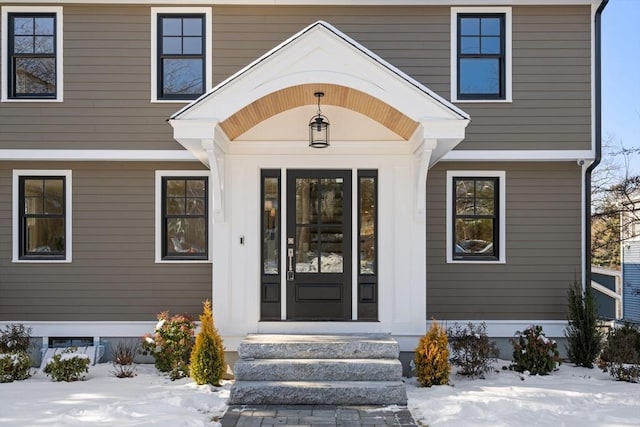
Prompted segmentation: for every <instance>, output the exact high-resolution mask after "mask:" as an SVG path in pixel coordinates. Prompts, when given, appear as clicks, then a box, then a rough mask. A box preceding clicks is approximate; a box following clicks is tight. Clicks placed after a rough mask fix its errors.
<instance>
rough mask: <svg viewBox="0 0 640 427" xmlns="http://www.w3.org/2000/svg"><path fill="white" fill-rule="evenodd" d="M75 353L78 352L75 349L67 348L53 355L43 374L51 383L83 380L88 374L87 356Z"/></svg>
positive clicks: (88, 361)
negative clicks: (47, 376)
mask: <svg viewBox="0 0 640 427" xmlns="http://www.w3.org/2000/svg"><path fill="white" fill-rule="evenodd" d="M76 351H78V348H77V347H69V348H66V349H65V350H64V351H62V352H61V353H58V354H55V355H53V357H52V358H51V359H49V361H48V362H47V364H46V366H45V367H44V370H43V372H44V373H45V374H47V375H49V376H50V377H51V379H52V380H53V381H66V382H72V381H78V380H82V379H84V374H86V373H87V372H89V363H90V360H89V356H87V355H86V354H83V353H76Z"/></svg>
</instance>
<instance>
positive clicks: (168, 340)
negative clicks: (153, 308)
mask: <svg viewBox="0 0 640 427" xmlns="http://www.w3.org/2000/svg"><path fill="white" fill-rule="evenodd" d="M195 327H196V326H195V324H194V323H193V320H192V319H191V318H190V317H188V316H186V315H184V314H177V315H175V316H173V317H169V312H168V311H163V312H162V313H160V314H158V323H157V324H156V328H155V331H154V333H153V334H147V335H145V336H144V337H143V339H142V354H144V355H152V356H153V358H154V360H155V367H156V368H157V369H158V370H159V371H160V372H167V373H168V374H169V378H171V379H172V380H177V379H179V378H184V377H187V376H189V357H190V356H191V349H192V348H193V344H194V341H195V338H194V329H195Z"/></svg>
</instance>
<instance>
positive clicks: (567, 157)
mask: <svg viewBox="0 0 640 427" xmlns="http://www.w3.org/2000/svg"><path fill="white" fill-rule="evenodd" d="M594 158H595V153H594V152H593V151H592V150H453V151H450V152H449V153H447V154H446V155H445V156H443V157H442V159H441V161H446V162H453V161H461V162H468V161H476V162H502V161H510V162H554V161H556V162H569V161H575V162H581V161H583V162H586V163H588V162H591V161H592V160H593V159H594Z"/></svg>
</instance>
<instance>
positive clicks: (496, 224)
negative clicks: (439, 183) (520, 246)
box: [451, 176, 502, 261]
mask: <svg viewBox="0 0 640 427" xmlns="http://www.w3.org/2000/svg"><path fill="white" fill-rule="evenodd" d="M452 179H453V181H452V185H451V191H452V192H453V194H452V206H451V259H452V260H453V261H500V250H501V248H500V225H501V224H500V220H501V218H500V204H501V203H502V201H501V200H500V188H501V187H500V185H501V182H500V177H499V176H454V177H453V178H452ZM470 180H473V181H474V183H475V182H476V181H489V180H491V181H494V191H493V196H494V198H493V215H458V214H456V206H457V198H456V183H457V181H470ZM474 188H475V185H474ZM474 199H475V194H474ZM458 218H492V219H493V254H492V255H485V254H466V255H461V254H457V253H456V240H457V239H456V219H458Z"/></svg>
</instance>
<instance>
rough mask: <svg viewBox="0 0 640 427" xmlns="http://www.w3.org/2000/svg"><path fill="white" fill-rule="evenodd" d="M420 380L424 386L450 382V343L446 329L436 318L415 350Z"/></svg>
mask: <svg viewBox="0 0 640 427" xmlns="http://www.w3.org/2000/svg"><path fill="white" fill-rule="evenodd" d="M415 366H416V375H417V376H418V382H419V383H420V385H421V386H423V387H431V386H432V385H442V384H448V383H449V372H450V371H451V366H450V365H449V343H448V341H447V333H446V331H445V330H444V329H443V328H441V327H440V325H439V324H438V322H437V321H436V320H435V319H434V320H433V323H432V324H431V328H430V329H429V331H427V333H426V334H425V335H424V336H423V337H422V338H421V339H420V342H419V343H418V347H417V348H416V352H415Z"/></svg>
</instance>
